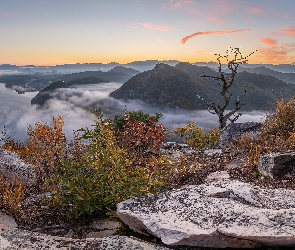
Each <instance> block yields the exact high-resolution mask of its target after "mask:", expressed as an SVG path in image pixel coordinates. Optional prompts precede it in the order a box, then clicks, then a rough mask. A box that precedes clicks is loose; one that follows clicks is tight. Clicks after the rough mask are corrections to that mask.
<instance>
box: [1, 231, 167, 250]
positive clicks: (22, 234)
mask: <svg viewBox="0 0 295 250" xmlns="http://www.w3.org/2000/svg"><path fill="white" fill-rule="evenodd" d="M0 249H1V250H17V249H22V250H25V249H27V250H40V249H54V250H56V249H64V250H68V249H83V250H87V249H89V250H90V249H97V250H107V249H109V250H118V249H120V250H168V249H169V248H166V247H162V246H157V245H155V244H153V243H147V242H143V241H140V240H137V239H131V238H128V237H126V236H111V237H105V238H101V239H98V238H96V239H67V238H63V237H57V236H50V235H45V234H40V233H36V232H29V231H25V230H19V229H14V230H9V231H6V232H4V233H2V234H1V235H0Z"/></svg>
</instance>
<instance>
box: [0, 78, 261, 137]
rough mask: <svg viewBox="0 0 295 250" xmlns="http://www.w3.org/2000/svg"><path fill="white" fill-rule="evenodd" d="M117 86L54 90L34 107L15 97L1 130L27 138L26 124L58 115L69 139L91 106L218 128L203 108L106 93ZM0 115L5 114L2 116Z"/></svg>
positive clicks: (173, 124)
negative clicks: (161, 106) (165, 105)
mask: <svg viewBox="0 0 295 250" xmlns="http://www.w3.org/2000/svg"><path fill="white" fill-rule="evenodd" d="M120 86H121V84H119V83H104V84H98V85H88V86H86V87H85V86H83V87H81V88H79V87H75V88H67V89H58V90H56V91H55V92H54V93H53V94H52V99H50V100H49V101H48V102H47V103H46V105H45V106H44V107H43V108H38V107H37V106H36V105H33V106H29V104H28V102H27V103H26V104H24V103H22V101H20V100H23V98H24V97H22V96H17V97H18V99H19V101H20V102H21V103H20V104H19V105H18V107H14V108H11V106H10V105H9V104H8V103H7V105H6V106H5V107H3V105H2V107H1V109H2V110H1V114H2V117H0V126H1V129H2V128H3V125H4V124H5V125H6V127H7V130H8V134H9V135H10V136H11V137H12V138H13V139H18V140H21V141H24V140H25V139H26V138H27V137H26V131H27V126H28V124H31V125H33V124H34V123H35V122H38V121H39V122H41V123H43V124H44V123H48V124H50V123H51V122H52V118H53V117H57V115H58V114H61V115H63V117H64V120H65V126H64V130H63V131H64V133H65V134H66V136H67V138H68V139H71V136H72V134H73V131H75V130H77V129H79V128H85V127H88V128H90V127H91V125H93V124H94V121H95V119H96V117H95V115H93V114H92V113H91V112H90V110H91V109H92V108H93V107H92V105H94V107H96V108H99V107H101V108H102V111H103V113H104V115H105V117H114V116H115V115H118V114H121V115H123V113H124V110H126V108H127V110H129V111H134V110H137V111H139V110H143V111H144V112H146V113H150V114H152V115H153V114H155V113H156V112H161V113H162V114H163V116H162V117H161V119H160V122H162V123H163V124H164V125H165V126H166V127H167V128H168V129H169V130H170V131H172V130H174V129H175V128H177V127H180V126H185V125H186V124H188V123H189V122H192V121H195V122H196V123H197V126H199V127H202V128H204V131H205V132H207V131H209V130H210V129H213V128H214V127H218V119H217V116H216V115H212V114H210V113H209V112H208V111H207V110H196V111H188V110H175V109H168V108H167V109H159V108H158V107H153V106H151V105H148V104H146V103H144V102H142V101H139V100H129V101H127V102H125V101H122V100H116V99H114V98H112V97H109V96H108V95H109V93H110V92H112V91H113V90H115V89H117V88H119V87H120ZM9 91H11V90H9ZM21 97H22V98H21ZM3 114H6V115H5V117H4V116H3ZM261 119H263V113H262V112H258V111H253V112H247V113H245V114H244V115H242V116H241V117H240V119H239V120H238V122H245V121H260V120H261ZM1 129H0V130H1Z"/></svg>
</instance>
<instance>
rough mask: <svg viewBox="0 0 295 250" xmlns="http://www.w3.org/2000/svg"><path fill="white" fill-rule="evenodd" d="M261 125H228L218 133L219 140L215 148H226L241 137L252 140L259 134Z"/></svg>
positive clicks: (256, 123)
mask: <svg viewBox="0 0 295 250" xmlns="http://www.w3.org/2000/svg"><path fill="white" fill-rule="evenodd" d="M261 125H262V124H261V123H260V122H245V123H230V124H229V125H228V126H227V127H226V128H224V129H223V130H222V131H220V139H219V141H218V142H217V144H216V146H215V147H216V148H224V147H227V146H229V145H230V143H231V142H232V141H233V140H235V139H239V138H240V137H241V136H242V135H245V136H248V137H250V138H254V137H255V136H256V135H257V134H258V133H259V131H260V128H261Z"/></svg>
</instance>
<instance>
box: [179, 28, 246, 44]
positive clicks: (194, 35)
mask: <svg viewBox="0 0 295 250" xmlns="http://www.w3.org/2000/svg"><path fill="white" fill-rule="evenodd" d="M246 30H249V29H244V30H217V31H203V32H196V33H194V34H191V35H189V36H186V37H184V38H182V39H181V40H180V43H181V44H185V43H186V42H187V41H188V40H189V39H192V38H194V37H197V36H209V35H224V34H230V33H237V32H244V31H246Z"/></svg>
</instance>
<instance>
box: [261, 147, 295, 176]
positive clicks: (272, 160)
mask: <svg viewBox="0 0 295 250" xmlns="http://www.w3.org/2000/svg"><path fill="white" fill-rule="evenodd" d="M292 170H295V152H292V153H285V154H280V153H273V154H267V155H263V156H260V158H259V162H258V171H259V172H260V173H261V174H263V175H264V176H269V177H271V178H274V177H281V176H283V175H285V174H286V173H288V172H290V171H292Z"/></svg>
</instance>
